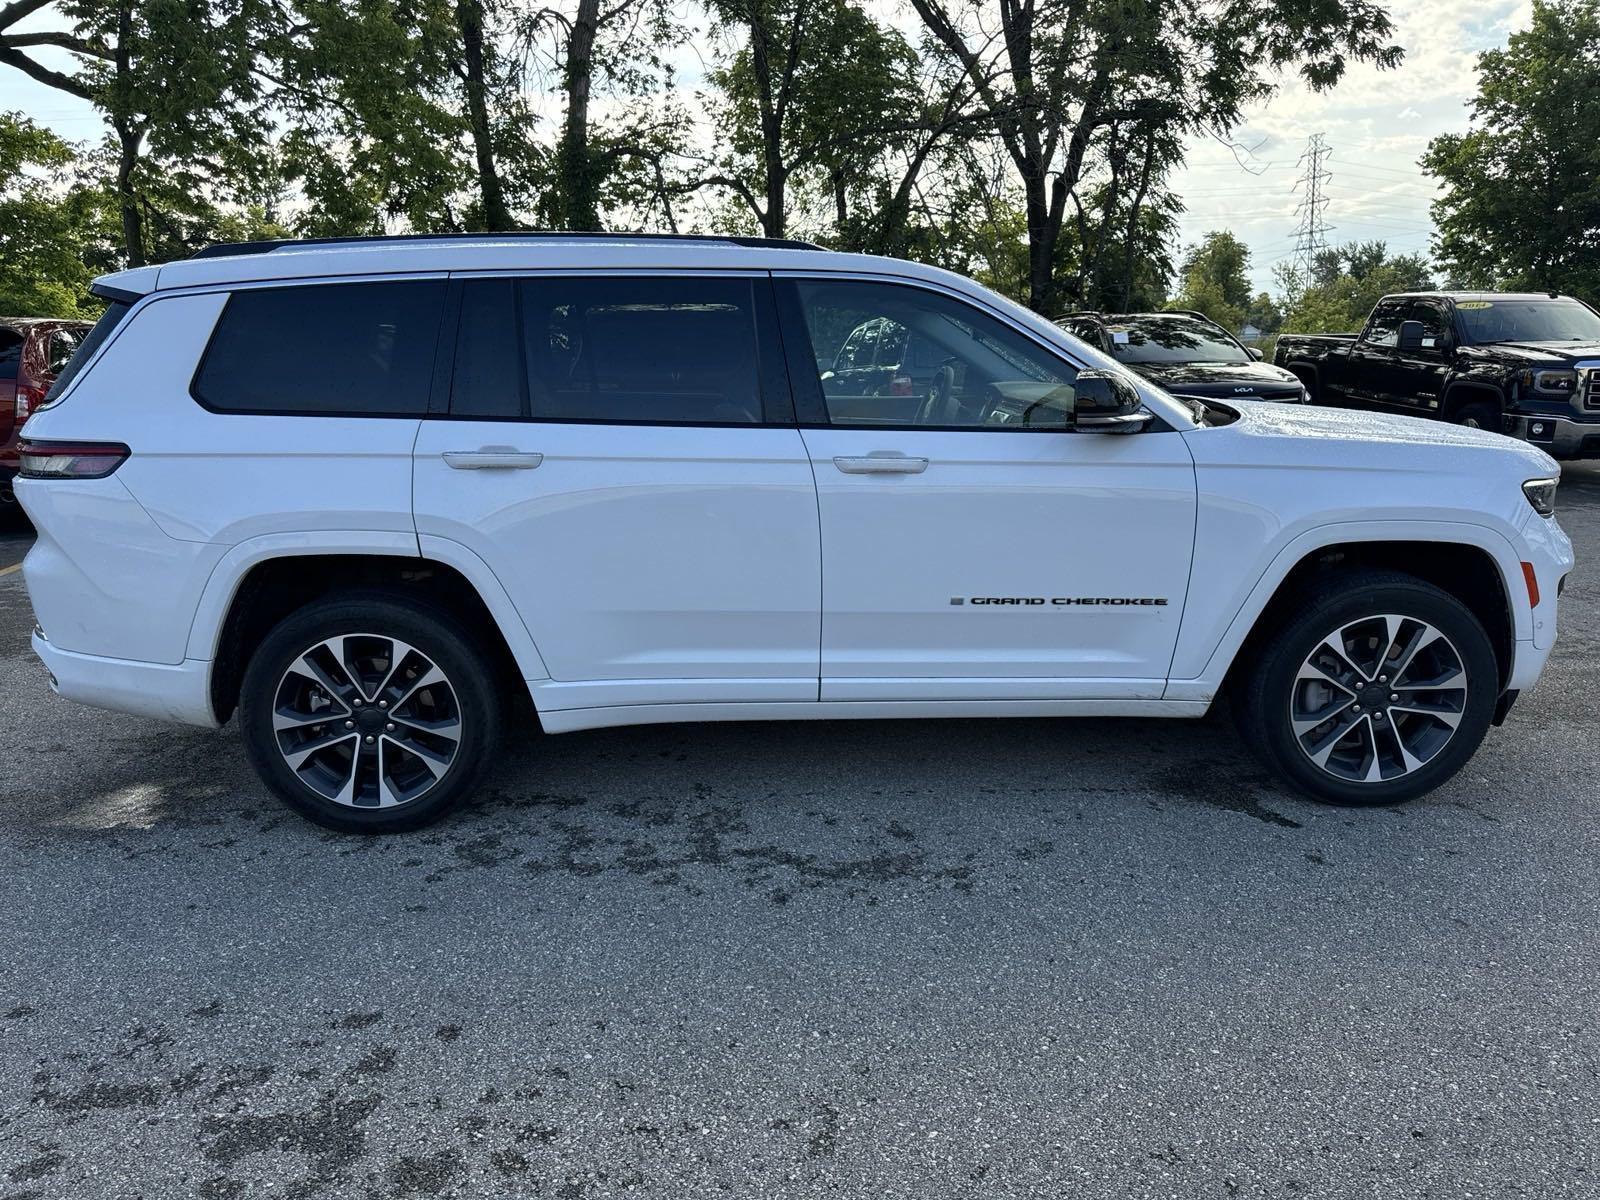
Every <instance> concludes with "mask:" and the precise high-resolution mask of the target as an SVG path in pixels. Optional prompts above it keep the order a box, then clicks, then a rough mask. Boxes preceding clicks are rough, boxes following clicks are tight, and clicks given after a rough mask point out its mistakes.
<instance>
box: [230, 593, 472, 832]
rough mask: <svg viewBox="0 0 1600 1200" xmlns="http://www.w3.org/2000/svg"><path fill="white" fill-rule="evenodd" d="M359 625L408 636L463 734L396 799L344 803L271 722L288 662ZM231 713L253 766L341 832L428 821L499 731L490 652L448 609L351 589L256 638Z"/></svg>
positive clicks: (446, 805)
mask: <svg viewBox="0 0 1600 1200" xmlns="http://www.w3.org/2000/svg"><path fill="white" fill-rule="evenodd" d="M357 633H365V634H377V635H380V636H384V637H394V638H398V639H399V640H401V641H403V642H406V643H408V644H410V645H411V646H414V647H415V648H416V649H417V650H418V651H419V652H420V653H422V654H423V655H424V656H425V657H427V658H429V659H431V660H432V661H433V662H434V663H435V665H437V666H438V667H439V669H440V670H441V671H443V672H444V674H445V676H446V678H447V679H448V680H449V681H450V684H451V686H452V688H453V689H454V691H455V697H456V703H457V704H458V706H459V707H460V710H461V724H462V734H461V741H460V744H459V748H458V749H457V751H456V757H455V760H454V761H453V762H452V763H451V766H450V769H449V770H448V771H447V772H446V774H445V777H444V779H442V780H441V781H440V782H439V783H437V784H435V785H434V786H433V787H432V788H431V789H429V790H428V792H426V793H425V794H424V795H422V796H420V797H418V798H417V799H416V800H413V801H410V802H409V803H406V804H402V805H399V806H396V807H394V808H387V809H359V808H350V807H348V806H346V805H342V804H339V803H337V802H335V801H332V800H329V799H327V798H326V797H325V796H322V795H319V794H318V793H317V792H315V791H314V790H312V789H311V788H310V787H308V786H307V785H306V784H305V783H303V782H301V780H300V779H299V777H298V776H297V775H296V774H295V772H294V771H293V770H292V769H291V768H290V766H289V764H288V763H287V762H285V761H284V758H283V755H282V753H281V752H280V751H279V749H278V744H277V738H276V734H275V732H274V730H273V728H272V714H273V711H274V707H275V704H276V699H277V690H278V685H279V683H280V682H281V680H282V679H283V675H284V672H286V671H287V670H288V669H289V667H290V665H291V664H292V663H293V662H294V661H295V660H296V659H298V658H299V657H300V655H302V654H303V653H305V652H306V651H307V650H309V649H310V648H311V647H312V646H314V645H316V644H317V643H318V642H321V641H323V640H325V639H327V638H330V637H337V636H339V635H340V634H357ZM239 721H240V727H241V731H242V733H243V735H244V741H245V748H246V750H247V752H248V754H249V756H250V760H251V763H252V764H253V765H254V767H255V768H256V771H257V773H258V774H259V775H260V776H261V778H262V780H263V781H264V782H265V783H266V784H267V786H268V787H270V788H271V789H272V790H273V792H274V793H276V794H277V796H278V797H279V798H280V799H282V800H283V801H284V803H286V804H288V805H289V806H290V807H291V808H293V809H294V810H295V811H296V812H298V813H300V814H301V815H302V816H304V817H306V818H307V819H308V820H311V821H314V822H316V823H317V824H319V825H322V826H324V827H325V828H328V829H335V830H338V831H340V832H344V833H394V832H399V831H402V830H407V829H417V828H421V827H422V826H424V825H428V824H431V823H432V822H434V821H436V820H438V819H439V818H440V817H441V816H443V815H444V814H445V813H446V812H447V811H449V809H451V808H452V807H454V806H455V805H456V804H457V803H458V802H460V801H461V800H462V799H464V798H465V797H466V796H467V795H468V794H469V793H470V792H471V791H472V790H473V789H474V788H475V787H476V786H477V784H478V783H479V782H480V780H481V779H482V777H483V775H484V773H485V772H486V770H487V768H488V765H489V763H490V761H491V759H492V756H493V750H494V746H495V745H496V743H497V741H498V737H499V732H500V721H501V705H500V701H499V697H498V695H497V693H496V691H495V688H494V679H493V672H492V669H491V667H490V663H489V660H488V656H487V655H486V654H485V653H484V652H483V650H482V649H481V648H480V647H479V646H478V645H477V644H476V643H475V642H474V641H473V639H471V638H470V637H469V636H468V635H467V634H466V633H465V631H464V630H462V629H461V628H460V626H458V625H457V624H456V623H455V621H454V620H453V619H452V618H450V617H449V616H448V614H445V613H443V612H439V611H437V610H432V609H429V608H426V607H424V606H421V605H416V604H413V603H410V602H406V601H398V600H393V599H388V598H377V597H374V598H372V599H358V598H350V599H345V600H335V601H327V602H323V603H318V604H312V605H310V606H308V607H306V608H304V609H301V610H300V611H299V612H297V613H294V614H292V615H291V616H289V617H286V618H285V619H284V620H283V621H282V622H281V623H280V624H279V625H277V626H276V627H275V628H274V629H273V630H272V631H271V632H270V633H268V634H267V636H266V637H265V638H263V639H262V642H261V644H260V646H259V647H258V648H257V649H256V651H255V653H254V654H253V655H252V656H251V659H250V664H249V666H248V668H247V669H246V671H245V675H244V679H243V682H242V684H241V687H240V693H239Z"/></svg>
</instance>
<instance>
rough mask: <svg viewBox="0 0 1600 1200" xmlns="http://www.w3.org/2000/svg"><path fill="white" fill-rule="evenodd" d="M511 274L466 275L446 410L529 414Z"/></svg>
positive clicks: (463, 413)
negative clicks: (502, 276) (495, 276)
mask: <svg viewBox="0 0 1600 1200" xmlns="http://www.w3.org/2000/svg"><path fill="white" fill-rule="evenodd" d="M521 328H522V325H521V322H520V321H519V320H518V319H517V283H516V280H514V279H470V280H468V281H467V282H466V283H465V284H463V285H462V289H461V324H460V326H459V332H458V333H457V334H456V365H455V376H454V378H453V379H452V381H451V385H450V412H451V413H452V414H453V415H455V416H463V417H499V418H501V419H502V420H515V419H516V418H518V417H525V416H527V415H528V400H527V395H528V386H527V380H526V378H525V376H524V373H523V370H522V337H521V332H520V331H521Z"/></svg>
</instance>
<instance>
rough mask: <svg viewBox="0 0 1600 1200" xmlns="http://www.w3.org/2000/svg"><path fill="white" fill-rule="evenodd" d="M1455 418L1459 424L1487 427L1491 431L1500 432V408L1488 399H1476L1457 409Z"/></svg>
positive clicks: (1477, 427)
mask: <svg viewBox="0 0 1600 1200" xmlns="http://www.w3.org/2000/svg"><path fill="white" fill-rule="evenodd" d="M1455 419H1456V424H1457V425H1466V426H1468V427H1470V428H1472V429H1487V430H1488V431H1489V432H1490V433H1499V432H1500V410H1499V409H1497V408H1495V406H1494V405H1492V404H1490V403H1489V402H1488V401H1486V400H1474V401H1473V402H1472V403H1471V404H1464V405H1462V406H1461V407H1460V408H1458V409H1457V410H1456V418H1455Z"/></svg>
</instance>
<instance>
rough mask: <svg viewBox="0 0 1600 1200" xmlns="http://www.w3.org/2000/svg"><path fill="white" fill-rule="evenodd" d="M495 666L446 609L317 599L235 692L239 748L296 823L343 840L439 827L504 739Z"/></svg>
mask: <svg viewBox="0 0 1600 1200" xmlns="http://www.w3.org/2000/svg"><path fill="white" fill-rule="evenodd" d="M494 680H495V672H494V667H493V662H492V660H491V659H490V658H489V656H488V655H487V654H486V653H485V652H484V651H483V649H482V648H481V646H480V645H479V644H478V643H477V642H476V641H475V640H474V639H473V638H472V637H471V636H470V635H469V634H467V632H466V631H465V630H464V629H463V628H462V627H461V626H460V625H459V624H458V623H457V622H456V621H455V619H454V618H453V617H451V616H450V615H449V614H448V613H446V612H443V611H442V610H439V609H435V608H433V607H431V606H426V605H421V604H417V603H416V602H414V601H412V600H410V599H402V598H399V597H396V596H394V595H392V594H388V593H360V594H349V595H346V596H343V597H339V598H335V599H330V600H323V601H318V602H316V603H313V604H310V605H308V606H306V607H305V608H303V609H301V610H299V611H298V612H296V613H294V614H292V615H290V616H289V617H286V618H285V619H284V620H283V621H282V622H281V623H279V624H278V626H277V627H276V628H274V629H273V630H272V632H270V633H269V634H268V635H267V636H266V637H265V638H264V639H263V640H262V642H261V645H260V647H259V648H258V649H257V651H256V653H255V655H254V656H253V657H252V658H251V660H250V664H249V667H248V668H247V669H246V671H245V676H244V680H243V684H242V686H241V688H240V697H239V718H240V723H241V725H242V726H243V729H244V738H245V746H246V748H247V749H248V751H249V754H250V759H251V761H252V763H253V764H254V766H255V768H256V770H257V772H258V773H259V774H260V775H261V778H262V779H263V780H264V781H265V782H266V783H267V785H268V786H269V787H271V788H272V790H273V791H274V792H276V793H277V794H278V796H279V797H281V798H282V799H283V800H284V802H285V803H287V804H288V805H289V806H290V807H291V808H293V809H295V811H297V812H299V813H300V814H301V815H303V816H305V817H308V818H309V819H310V820H312V821H315V822H316V823H317V824H319V825H324V826H326V827H327V828H329V829H337V830H340V831H343V832H348V833H389V832H396V831H399V830H405V829H416V828H419V827H421V826H423V825H427V824H429V823H431V822H433V821H436V820H438V819H439V818H440V817H441V816H443V815H444V814H445V813H446V812H447V811H448V810H449V809H450V808H451V807H452V806H454V805H455V804H456V803H457V802H458V801H460V800H461V799H463V798H465V797H466V796H467V795H468V794H469V793H470V792H471V791H472V790H473V788H475V787H476V786H477V784H478V782H479V781H480V780H481V778H482V777H483V774H484V772H485V771H486V769H487V768H488V765H489V763H490V761H491V759H492V757H493V751H494V747H495V744H496V743H497V741H498V738H499V732H500V722H501V707H500V699H499V696H498V694H497V692H496V690H495V687H494Z"/></svg>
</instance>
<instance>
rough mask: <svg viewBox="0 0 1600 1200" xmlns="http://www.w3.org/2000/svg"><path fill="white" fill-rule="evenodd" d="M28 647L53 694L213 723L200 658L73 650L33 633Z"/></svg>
mask: <svg viewBox="0 0 1600 1200" xmlns="http://www.w3.org/2000/svg"><path fill="white" fill-rule="evenodd" d="M33 652H34V653H35V654H37V655H38V656H39V661H40V662H42V663H44V665H45V668H46V669H47V670H48V671H49V672H50V686H51V688H52V689H53V690H54V691H55V693H56V694H57V695H59V696H62V697H64V698H65V699H68V700H76V701H77V702H78V703H79V704H89V705H93V706H94V707H95V708H109V709H112V710H113V711H116V712H125V713H133V714H135V715H136V716H141V717H155V718H157V719H158V720H163V721H178V722H181V723H182V724H185V725H202V726H204V727H206V728H207V729H215V728H216V727H217V718H216V716H215V714H213V713H212V711H211V664H210V663H209V662H206V661H203V660H201V659H195V658H190V659H185V660H184V661H183V662H180V663H172V664H167V663H149V662H135V661H133V660H131V659H126V658H102V657H100V656H99V655H97V654H75V653H73V652H72V651H71V650H61V649H58V648H57V647H55V646H53V645H51V644H50V641H49V639H47V638H46V637H45V636H44V635H43V634H42V633H40V632H39V631H37V630H35V631H34V634H33Z"/></svg>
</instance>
